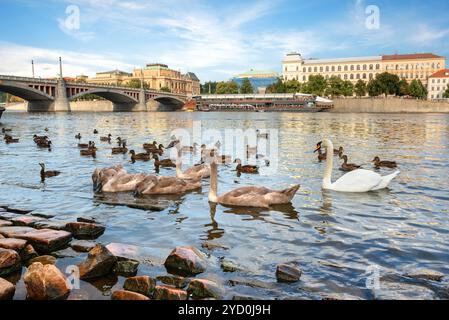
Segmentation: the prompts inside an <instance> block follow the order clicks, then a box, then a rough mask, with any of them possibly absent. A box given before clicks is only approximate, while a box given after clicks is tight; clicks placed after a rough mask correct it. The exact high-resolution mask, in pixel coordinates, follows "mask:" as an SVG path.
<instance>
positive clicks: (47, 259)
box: [28, 256, 56, 265]
mask: <svg viewBox="0 0 449 320" xmlns="http://www.w3.org/2000/svg"><path fill="white" fill-rule="evenodd" d="M36 262H39V263H41V264H43V265H47V264H56V258H55V257H53V256H39V257H35V258H33V259H31V260H30V261H28V264H29V265H32V264H33V263H36Z"/></svg>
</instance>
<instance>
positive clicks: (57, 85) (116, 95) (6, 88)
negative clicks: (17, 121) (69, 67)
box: [0, 75, 187, 112]
mask: <svg viewBox="0 0 449 320" xmlns="http://www.w3.org/2000/svg"><path fill="white" fill-rule="evenodd" d="M0 91H1V92H5V93H9V94H12V95H14V96H17V97H20V98H22V99H24V100H26V101H27V102H28V111H29V112H43V111H44V112H45V111H47V112H56V111H66V112H68V111H70V101H74V100H76V99H79V98H82V97H83V96H84V95H86V94H95V95H97V96H100V97H102V98H104V99H106V100H109V101H111V102H112V105H113V110H114V111H141V112H143V111H150V110H149V107H148V103H149V102H150V101H155V102H158V103H159V109H161V110H170V111H175V110H181V109H182V108H183V106H184V104H185V102H186V101H187V96H186V95H182V94H174V93H167V92H160V91H156V90H144V89H134V88H127V87H118V86H105V85H96V84H88V83H80V82H69V81H64V80H63V79H58V80H46V79H38V78H25V77H15V76H2V75H0Z"/></svg>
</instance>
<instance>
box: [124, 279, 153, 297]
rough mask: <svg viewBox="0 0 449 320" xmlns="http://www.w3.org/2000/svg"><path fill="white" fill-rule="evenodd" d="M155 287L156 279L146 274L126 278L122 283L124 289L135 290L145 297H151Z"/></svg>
mask: <svg viewBox="0 0 449 320" xmlns="http://www.w3.org/2000/svg"><path fill="white" fill-rule="evenodd" d="M155 287H156V281H154V279H152V278H150V277H148V276H140V277H132V278H128V279H126V280H125V284H124V285H123V288H124V289H125V290H128V291H132V292H137V293H140V294H143V295H144V296H147V297H151V295H152V293H153V291H154V288H155Z"/></svg>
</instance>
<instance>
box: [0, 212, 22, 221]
mask: <svg viewBox="0 0 449 320" xmlns="http://www.w3.org/2000/svg"><path fill="white" fill-rule="evenodd" d="M20 217H22V215H21V214H17V213H12V212H0V219H2V220H7V221H11V220H12V219H15V218H20Z"/></svg>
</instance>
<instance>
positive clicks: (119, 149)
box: [112, 141, 128, 154]
mask: <svg viewBox="0 0 449 320" xmlns="http://www.w3.org/2000/svg"><path fill="white" fill-rule="evenodd" d="M127 152H128V148H127V147H126V141H123V142H122V145H121V146H120V147H117V148H112V154H125V153H127Z"/></svg>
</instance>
